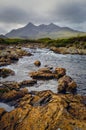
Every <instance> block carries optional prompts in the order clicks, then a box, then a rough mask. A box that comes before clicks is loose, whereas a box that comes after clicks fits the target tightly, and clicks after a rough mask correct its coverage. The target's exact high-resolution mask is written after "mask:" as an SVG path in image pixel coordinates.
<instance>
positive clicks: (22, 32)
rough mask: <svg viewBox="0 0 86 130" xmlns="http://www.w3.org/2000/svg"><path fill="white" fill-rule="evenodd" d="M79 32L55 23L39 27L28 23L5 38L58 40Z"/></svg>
mask: <svg viewBox="0 0 86 130" xmlns="http://www.w3.org/2000/svg"><path fill="white" fill-rule="evenodd" d="M79 33H81V32H79V31H77V30H73V29H71V28H69V27H60V26H57V25H55V24H53V23H50V24H48V25H45V24H41V25H39V26H36V25H34V24H33V23H28V24H27V25H26V26H24V27H22V28H19V29H14V30H12V31H10V32H9V33H7V34H6V35H5V36H6V37H9V38H32V39H37V38H44V37H50V38H58V37H66V36H67V37H68V36H73V35H78V34H79Z"/></svg>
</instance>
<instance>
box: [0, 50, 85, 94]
mask: <svg viewBox="0 0 86 130" xmlns="http://www.w3.org/2000/svg"><path fill="white" fill-rule="evenodd" d="M23 49H25V50H26V51H29V52H31V53H32V54H33V56H30V57H28V56H24V57H23V58H21V59H20V60H19V61H18V62H17V63H15V64H11V65H8V66H6V68H10V69H12V70H14V71H15V76H9V77H7V78H4V79H3V78H1V79H0V80H1V81H22V80H26V79H31V78H30V77H29V72H31V71H35V70H37V69H38V67H36V66H35V65H34V64H33V63H34V61H35V60H40V61H41V67H40V68H42V67H44V66H45V65H48V66H50V67H53V68H54V69H55V68H56V67H63V68H65V69H66V70H67V75H69V76H71V77H72V78H73V79H74V80H75V81H76V82H77V84H78V89H77V93H79V94H82V95H86V55H70V54H67V55H62V54H56V53H54V52H52V51H50V50H49V49H39V48H36V49H29V48H23ZM57 86H58V83H57V81H56V80H47V81H41V80H40V81H38V83H37V85H34V86H33V87H28V90H29V91H32V90H36V91H41V90H52V91H53V92H55V93H57Z"/></svg>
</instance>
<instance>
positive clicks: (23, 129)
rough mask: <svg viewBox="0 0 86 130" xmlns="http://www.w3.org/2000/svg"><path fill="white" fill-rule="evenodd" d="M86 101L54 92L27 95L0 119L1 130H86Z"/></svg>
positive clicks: (82, 98) (77, 96)
mask: <svg viewBox="0 0 86 130" xmlns="http://www.w3.org/2000/svg"><path fill="white" fill-rule="evenodd" d="M84 100H85V98H84V97H82V96H80V95H75V96H74V95H71V94H67V95H61V94H60V95H59V94H54V93H52V92H51V91H42V92H37V94H36V95H34V96H32V95H31V94H27V95H25V96H24V97H23V98H21V99H19V100H17V103H16V104H17V105H16V108H15V109H14V110H12V111H11V112H6V113H4V114H3V116H1V119H0V130H4V129H5V130H32V129H33V130H57V129H61V130H74V129H80V130H85V129H86V105H85V103H84Z"/></svg>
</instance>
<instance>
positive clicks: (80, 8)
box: [51, 0, 86, 24]
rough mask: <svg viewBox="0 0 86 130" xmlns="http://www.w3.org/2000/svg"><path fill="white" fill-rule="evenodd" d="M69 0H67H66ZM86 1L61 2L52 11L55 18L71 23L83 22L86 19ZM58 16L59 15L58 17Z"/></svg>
mask: <svg viewBox="0 0 86 130" xmlns="http://www.w3.org/2000/svg"><path fill="white" fill-rule="evenodd" d="M65 1H67V0H65ZM85 13H86V1H84V3H83V2H82V1H81V2H80V1H78V2H77V1H75V2H70V1H69V2H67V3H61V4H60V6H59V7H58V5H57V6H56V7H55V9H54V10H53V12H52V13H51V14H52V16H53V18H54V20H59V21H60V20H63V21H64V22H65V21H66V22H69V23H77V24H78V23H83V22H85V21H86V15H85ZM56 16H57V17H56Z"/></svg>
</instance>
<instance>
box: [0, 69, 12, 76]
mask: <svg viewBox="0 0 86 130" xmlns="http://www.w3.org/2000/svg"><path fill="white" fill-rule="evenodd" d="M14 74H15V72H14V71H13V70H11V69H7V68H2V69H0V77H3V78H5V77H7V76H10V75H14Z"/></svg>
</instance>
